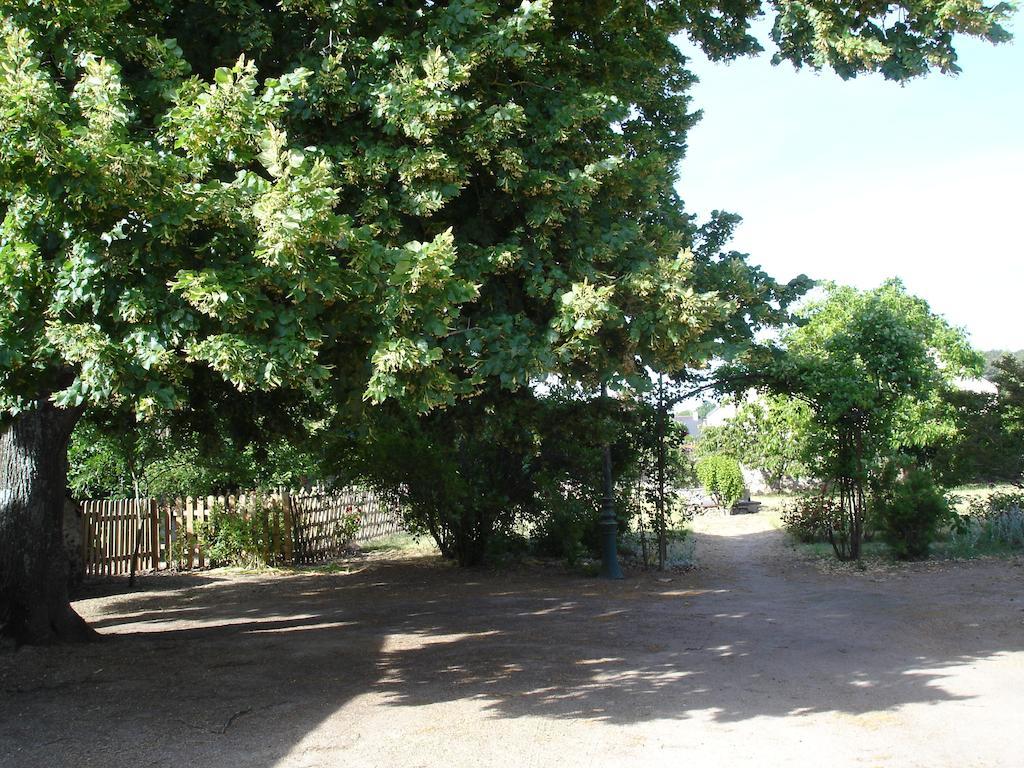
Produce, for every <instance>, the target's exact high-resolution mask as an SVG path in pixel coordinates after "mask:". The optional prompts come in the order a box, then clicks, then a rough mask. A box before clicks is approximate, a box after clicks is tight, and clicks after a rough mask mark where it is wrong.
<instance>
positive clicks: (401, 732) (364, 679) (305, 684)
mask: <svg viewBox="0 0 1024 768" xmlns="http://www.w3.org/2000/svg"><path fill="white" fill-rule="evenodd" d="M698 536H699V540H698V549H697V555H698V558H699V562H700V565H699V567H698V568H697V569H696V570H693V571H690V572H687V573H673V574H668V575H662V574H656V573H631V574H629V575H628V578H627V579H626V580H624V581H621V582H605V581H600V580H598V579H592V578H586V577H583V576H578V575H574V574H571V573H567V572H564V571H562V570H561V569H558V568H545V567H540V566H524V567H521V568H516V569H514V570H511V571H502V572H490V571H478V572H467V571H460V570H458V569H455V568H452V567H449V566H447V565H444V564H442V563H440V562H439V561H438V560H437V559H436V558H433V557H424V556H418V557H414V558H390V559H387V558H362V559H360V558H354V559H352V560H351V561H349V562H347V563H346V564H344V566H343V567H342V568H341V569H339V572H337V573H302V572H292V573H287V574H278V573H272V574H263V575H231V574H227V573H223V572H218V571H211V572H206V573H200V574H194V575H187V576H186V575H178V576H175V575H155V576H149V577H145V578H143V579H142V580H141V586H140V587H138V588H137V589H136V590H134V591H131V592H129V591H128V590H127V588H126V585H125V584H124V583H121V582H118V583H112V584H104V585H94V586H92V587H89V588H88V591H87V593H86V594H85V595H83V597H82V599H81V600H79V601H78V602H77V604H76V607H77V609H78V610H79V611H80V612H81V613H82V614H83V615H84V616H85V617H86V618H87V619H88V620H89V621H90V622H91V623H92V624H93V626H95V627H96V628H97V629H99V630H100V631H101V632H102V633H103V634H104V640H103V641H101V642H98V643H94V644H90V645H87V646H84V647H83V646H79V647H55V648H22V649H20V650H18V651H17V652H11V651H7V652H5V653H2V654H0V765H2V766H3V767H4V768H22V767H23V766H24V767H26V768H37V767H38V768H61V767H62V766H69V767H70V766H75V767H76V768H87V767H88V766H102V767H103V768H117V767H118V766H133V767H138V766H168V767H169V766H174V767H175V768H181V767H183V766H200V767H203V766H210V767H211V768H234V767H236V766H237V767H239V768H240V767H241V766H245V768H270V767H271V766H281V767H282V768H283V767H284V766H288V767H299V766H303V767H305V766H358V767H359V768H363V767H365V766H388V767H389V768H390V767H391V766H398V767H399V768H405V767H407V766H408V767H412V766H446V768H447V767H458V766H513V765H514V766H517V768H520V767H523V766H551V765H559V766H586V767H587V768H595V767H596V766H605V765H607V766H613V765H614V766H634V765H639V764H641V763H644V764H647V765H686V766H705V765H706V766H712V765H714V766H759V767H760V766H770V765H789V766H803V765H808V766H811V765H813V766H818V765H827V766H829V768H835V767H842V766H899V768H913V767H914V766H930V767H934V766H958V767H960V766H965V767H970V766H999V767H1003V766H1005V767H1007V768H1010V767H1015V766H1020V765H1022V764H1024V757H1022V750H1021V732H1022V730H1024V567H1021V561H1019V560H1018V561H1007V560H991V561H975V562H967V563H956V564H947V565H946V566H944V567H941V568H937V567H930V566H929V567H911V568H901V569H896V570H887V571H886V572H884V573H872V572H867V573H856V572H835V571H823V570H822V569H819V568H817V567H815V566H814V565H813V564H812V563H809V562H807V561H805V560H802V559H800V557H799V556H797V555H796V554H795V553H794V552H793V550H791V549H790V548H789V546H788V545H787V543H786V541H785V539H784V537H783V535H782V534H781V533H779V532H778V531H776V530H774V529H773V528H772V527H771V525H770V524H769V523H768V521H767V520H766V518H765V517H763V516H761V515H750V516H743V517H716V518H707V519H704V520H702V521H701V523H700V532H699V534H698Z"/></svg>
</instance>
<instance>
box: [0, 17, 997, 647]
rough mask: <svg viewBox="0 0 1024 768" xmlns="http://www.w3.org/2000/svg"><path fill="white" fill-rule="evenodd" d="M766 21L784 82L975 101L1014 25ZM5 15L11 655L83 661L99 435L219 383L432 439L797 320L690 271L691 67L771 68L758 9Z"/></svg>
mask: <svg viewBox="0 0 1024 768" xmlns="http://www.w3.org/2000/svg"><path fill="white" fill-rule="evenodd" d="M770 9H771V12H772V13H774V14H775V16H776V23H775V26H774V29H773V33H772V34H773V38H774V42H775V44H776V45H777V48H778V54H777V55H778V57H779V58H780V59H784V60H789V61H791V62H794V63H796V64H797V65H809V66H813V67H825V66H827V67H832V68H834V69H836V70H837V71H838V72H839V73H840V74H841V75H843V76H844V77H845V76H852V75H854V74H856V73H857V72H861V71H880V72H881V73H883V74H884V75H885V76H886V77H889V78H893V79H902V78H906V77H910V76H914V75H919V74H922V73H924V72H926V71H927V70H929V69H930V68H933V67H934V68H938V69H941V70H943V71H951V70H955V67H956V64H955V58H956V57H955V54H954V50H953V47H952V42H953V37H954V34H955V33H966V34H972V35H979V36H983V37H987V38H989V39H992V40H999V39H1002V38H1003V37H1005V33H1004V32H1003V30H1002V29H1001V28H1000V26H999V23H1000V21H1001V20H1002V19H1003V18H1004V17H1005V16H1006V15H1007V13H1008V9H1007V7H1006V6H1005V5H1003V4H999V5H996V6H988V5H985V4H982V3H977V2H968V3H953V4H950V3H924V4H921V3H914V4H905V5H895V6H894V5H891V4H887V3H875V4H871V3H868V4H867V5H865V4H863V3H858V4H854V3H846V2H841V3H833V2H827V3H826V2H813V3H806V2H800V3H796V2H788V1H785V2H784V1H782V0H778V1H777V2H774V3H772V4H771V5H770ZM0 11H2V22H0V24H2V29H0V35H2V40H0V70H2V72H3V76H2V78H0V212H2V217H3V220H2V224H0V286H2V288H3V292H2V295H0V409H2V411H3V413H4V414H6V420H5V422H4V426H3V432H2V433H0V491H2V494H3V495H2V496H0V624H2V626H3V631H4V632H7V633H11V634H14V635H17V636H18V637H20V638H21V639H24V640H32V641H40V642H41V641H47V640H54V639H60V638H65V637H72V636H81V635H84V634H87V630H86V628H85V627H84V625H83V624H82V623H81V622H80V621H79V620H78V618H77V617H76V616H75V614H74V613H73V611H72V610H71V608H70V607H69V604H68V601H67V596H66V593H65V591H64V587H63V584H64V578H63V576H62V574H61V573H60V570H61V569H60V567H59V566H58V563H59V562H60V557H59V550H60V530H59V520H60V514H59V509H60V503H61V497H62V496H63V493H64V475H65V471H66V459H65V453H66V451H65V449H66V445H67V442H68V436H69V434H70V432H71V429H72V428H73V426H74V424H75V422H76V420H77V419H78V417H79V416H80V414H81V413H82V412H83V410H84V409H87V408H89V407H93V406H98V405H102V406H104V407H108V408H111V407H113V408H123V409H130V410H135V411H137V412H139V413H141V414H146V413H150V412H153V411H154V410H156V409H174V408H175V407H176V406H178V404H180V403H181V402H183V401H187V400H188V399H189V398H190V397H193V395H191V394H189V393H190V391H192V390H194V389H195V388H197V387H199V386H201V384H202V382H203V381H204V380H207V379H208V377H209V376H210V375H214V376H217V377H220V378H222V379H224V380H225V381H227V382H229V383H231V384H232V385H234V386H235V387H237V388H239V389H243V390H262V389H274V388H294V389H296V390H299V391H303V392H306V393H308V394H309V395H310V396H311V397H316V398H320V399H321V401H323V402H327V403H339V402H341V403H343V402H346V401H347V400H350V399H353V398H359V397H364V398H366V399H368V400H370V401H372V402H380V401H383V400H386V399H389V398H391V399H397V400H400V401H402V402H404V403H406V404H408V405H409V406H411V407H413V408H416V409H420V410H427V409H430V408H431V407H435V406H438V405H443V404H446V403H450V402H453V401H454V400H456V399H457V398H459V397H462V396H465V395H471V394H472V393H473V392H474V391H475V389H476V388H477V387H478V386H480V385H481V384H482V383H484V382H489V381H493V382H497V383H498V384H499V385H501V386H504V387H506V388H514V387H516V386H521V385H523V384H525V383H527V382H529V381H531V380H532V379H533V378H535V377H538V376H542V375H545V374H546V373H549V372H551V371H559V372H562V373H564V374H566V375H570V376H573V377H579V378H583V377H588V376H590V377H594V378H595V379H597V378H607V377H609V376H612V375H630V374H633V373H636V372H638V371H640V370H642V368H643V366H645V365H651V366H653V367H656V368H658V369H662V370H675V369H679V368H682V367H683V366H685V365H689V364H692V363H694V362H699V361H700V360H701V359H702V358H703V357H706V355H707V354H708V353H709V350H710V349H711V348H712V347H713V345H714V344H716V343H718V342H720V341H729V340H730V339H732V338H733V337H735V336H737V335H738V336H739V337H742V336H743V335H744V334H745V333H746V328H747V327H748V325H749V323H750V322H751V321H755V322H756V321H757V320H758V319H759V318H758V317H757V315H759V314H762V313H767V311H768V309H769V307H770V303H771V302H773V301H775V300H777V299H779V298H780V296H778V295H776V294H777V293H779V291H777V289H776V287H775V286H774V284H772V283H771V282H770V281H768V280H767V279H766V278H765V276H763V275H762V274H760V273H758V272H756V271H752V270H750V269H749V268H747V267H746V265H745V264H744V263H743V261H742V259H739V258H737V257H734V256H726V257H725V258H719V257H717V256H716V257H714V258H707V257H702V256H701V255H700V254H699V253H697V252H696V251H688V250H687V247H688V246H690V245H691V244H692V243H691V241H692V240H693V223H692V221H691V219H690V218H689V217H688V216H687V215H686V214H685V213H684V211H683V208H682V204H681V202H680V201H679V199H678V198H677V196H676V195H675V193H674V191H673V181H674V176H675V171H676V164H677V163H678V161H679V159H680V158H681V157H682V154H683V151H684V148H685V138H686V132H687V129H688V128H689V127H690V126H691V125H692V123H693V121H694V119H695V117H694V115H693V114H690V113H688V111H687V106H686V105H687V101H686V89H687V87H688V86H689V85H690V83H691V82H692V80H693V77H692V75H691V74H690V73H689V72H688V70H687V68H686V62H685V59H684V57H683V56H682V54H681V53H680V52H679V51H678V49H677V48H676V47H675V46H674V44H673V43H672V37H673V36H674V35H677V34H680V33H685V34H688V35H690V37H692V38H693V39H694V40H696V41H697V42H698V43H699V44H700V45H702V46H703V48H704V49H705V50H706V51H708V53H709V54H711V55H712V56H713V57H715V58H728V57H731V56H737V55H741V54H746V53H751V52H755V51H756V50H757V49H758V45H757V43H756V41H755V40H754V39H753V37H752V36H751V35H750V34H749V31H748V26H749V24H750V22H751V21H752V20H753V19H754V18H756V17H757V16H758V15H759V14H760V13H761V4H760V3H759V2H740V3H726V4H714V3H712V4H707V3H699V2H693V0H675V1H673V2H669V1H665V0H625V1H622V2H611V1H610V0H597V1H596V2H595V1H588V2H557V3H556V2H553V1H552V0H532V1H531V0H524V2H521V3H520V2H505V1H504V0H452V1H451V2H431V3H423V2H401V1H400V2H391V3H379V2H371V1H370V0H337V1H334V2H328V1H327V0H281V1H280V2H257V1H256V0H220V2H217V3H195V2H174V1H173V0H142V1H140V2H127V0H68V1H66V2H64V1H62V2H58V1H57V0H44V1H42V2H40V0H20V1H19V0H4V1H3V2H0ZM711 226H712V228H716V227H717V228H722V227H725V228H726V229H727V228H728V222H722V221H716V222H712V225H711ZM695 286H700V288H699V290H697V289H695ZM782 298H785V296H782ZM752 315H753V316H752ZM761 319H763V317H762V318H761Z"/></svg>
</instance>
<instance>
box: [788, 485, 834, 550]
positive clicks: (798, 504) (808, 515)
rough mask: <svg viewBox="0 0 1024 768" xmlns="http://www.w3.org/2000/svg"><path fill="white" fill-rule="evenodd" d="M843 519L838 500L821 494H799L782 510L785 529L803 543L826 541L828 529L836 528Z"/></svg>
mask: <svg viewBox="0 0 1024 768" xmlns="http://www.w3.org/2000/svg"><path fill="white" fill-rule="evenodd" d="M843 520H844V515H843V510H842V507H841V506H840V504H839V502H838V500H836V499H834V498H832V497H830V496H826V495H821V494H819V495H814V496H810V495H808V496H801V497H799V498H797V499H796V500H795V501H794V502H793V503H792V504H790V505H789V506H787V507H786V508H785V509H784V510H783V512H782V524H783V525H784V526H785V527H786V530H787V531H788V532H789V533H790V535H792V536H793V537H794V538H795V539H797V540H798V541H802V542H804V543H805V544H810V543H812V542H819V541H828V540H829V531H830V530H836V528H837V527H839V526H841V525H842V524H843Z"/></svg>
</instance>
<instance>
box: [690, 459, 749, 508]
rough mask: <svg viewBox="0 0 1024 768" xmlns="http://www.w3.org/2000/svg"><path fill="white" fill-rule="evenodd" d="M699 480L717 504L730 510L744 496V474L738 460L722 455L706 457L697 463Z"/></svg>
mask: <svg viewBox="0 0 1024 768" xmlns="http://www.w3.org/2000/svg"><path fill="white" fill-rule="evenodd" d="M697 479H698V480H700V484H701V485H702V486H703V487H704V490H705V491H707V492H708V493H710V494H711V496H712V498H714V500H715V503H716V504H717V505H718V506H720V507H723V508H725V509H729V508H731V507H732V505H733V504H735V503H736V502H737V501H739V500H740V497H741V496H742V495H743V473H742V472H741V471H740V464H739V462H738V461H736V459H734V458H732V457H730V456H725V455H722V454H713V455H711V456H705V457H704V458H702V459H700V460H699V461H698V462H697Z"/></svg>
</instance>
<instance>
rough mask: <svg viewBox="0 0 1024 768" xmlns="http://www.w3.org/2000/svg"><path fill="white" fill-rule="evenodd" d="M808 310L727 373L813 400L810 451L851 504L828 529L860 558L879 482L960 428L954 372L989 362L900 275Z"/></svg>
mask: <svg viewBox="0 0 1024 768" xmlns="http://www.w3.org/2000/svg"><path fill="white" fill-rule="evenodd" d="M802 315H803V319H804V322H803V324H801V325H800V326H799V327H797V328H795V329H793V330H791V331H789V332H788V333H786V334H785V336H784V338H783V344H782V348H781V349H778V348H764V349H761V350H759V351H758V352H757V353H756V354H754V355H753V356H752V357H751V358H749V359H748V360H747V361H746V362H745V363H744V364H743V365H738V366H726V367H725V368H723V370H722V371H721V373H720V375H721V377H722V378H721V380H722V381H723V382H728V386H732V387H736V386H741V387H743V388H744V389H746V388H747V387H749V386H751V385H752V384H754V383H757V384H758V385H759V386H760V387H761V388H763V389H767V390H769V391H773V392H777V393H784V394H788V395H791V396H793V397H795V398H798V399H800V400H802V401H803V402H805V403H806V404H807V405H808V407H809V408H810V409H811V411H812V412H813V414H814V420H813V427H812V429H810V430H809V432H808V435H807V443H806V450H805V459H806V461H807V463H808V466H809V467H810V468H811V471H812V472H813V474H814V475H815V476H816V477H819V478H821V479H822V480H823V481H825V490H826V493H828V494H830V495H832V496H834V497H835V498H836V499H837V501H838V504H839V507H840V509H841V510H842V514H840V515H838V516H837V518H836V519H835V520H834V521H833V523H832V524H831V525H830V527H829V530H828V536H829V540H830V541H831V543H832V547H833V549H834V550H835V553H836V555H837V556H838V557H839V558H840V559H841V560H855V559H858V558H859V557H860V554H861V542H862V541H863V538H864V524H865V516H866V511H867V508H868V501H869V499H868V496H869V486H870V484H871V483H872V482H873V481H875V482H876V484H877V481H879V480H880V479H881V478H882V476H883V473H884V472H885V470H886V467H887V465H889V464H891V462H892V461H893V460H895V459H896V458H898V457H899V456H900V454H901V453H903V452H904V451H905V450H907V449H910V448H914V449H917V448H920V447H921V446H925V445H928V444H930V443H934V442H935V441H938V440H940V439H942V438H943V437H945V436H948V435H949V434H950V433H951V432H952V431H953V429H954V425H953V424H952V422H951V421H950V420H949V419H948V413H947V411H946V410H945V409H944V408H943V407H942V405H941V393H942V392H943V391H944V390H945V389H948V387H949V386H950V385H951V381H952V379H953V377H955V376H957V375H961V374H967V373H972V372H977V371H980V370H981V365H982V359H981V357H980V355H978V354H977V353H975V352H974V351H972V350H971V348H970V346H969V345H968V343H967V341H966V339H965V338H964V336H963V334H962V333H961V332H960V331H958V330H957V329H955V328H952V327H950V325H949V324H948V323H947V322H946V321H945V320H943V319H942V318H941V317H938V316H937V315H934V314H933V313H932V312H931V310H930V308H929V307H928V304H927V303H926V302H925V301H924V300H922V299H920V298H917V297H915V296H911V295H909V294H908V293H907V292H906V291H905V289H904V287H903V284H902V283H901V282H899V281H898V280H890V281H888V282H886V283H884V284H883V285H882V286H881V287H879V288H877V289H875V290H872V291H864V292H861V291H857V290H855V289H853V288H846V287H837V286H829V287H828V288H827V294H826V296H825V298H824V299H822V300H820V301H816V302H813V303H811V304H809V305H808V306H807V307H806V308H805V309H804V311H803V312H802Z"/></svg>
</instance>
